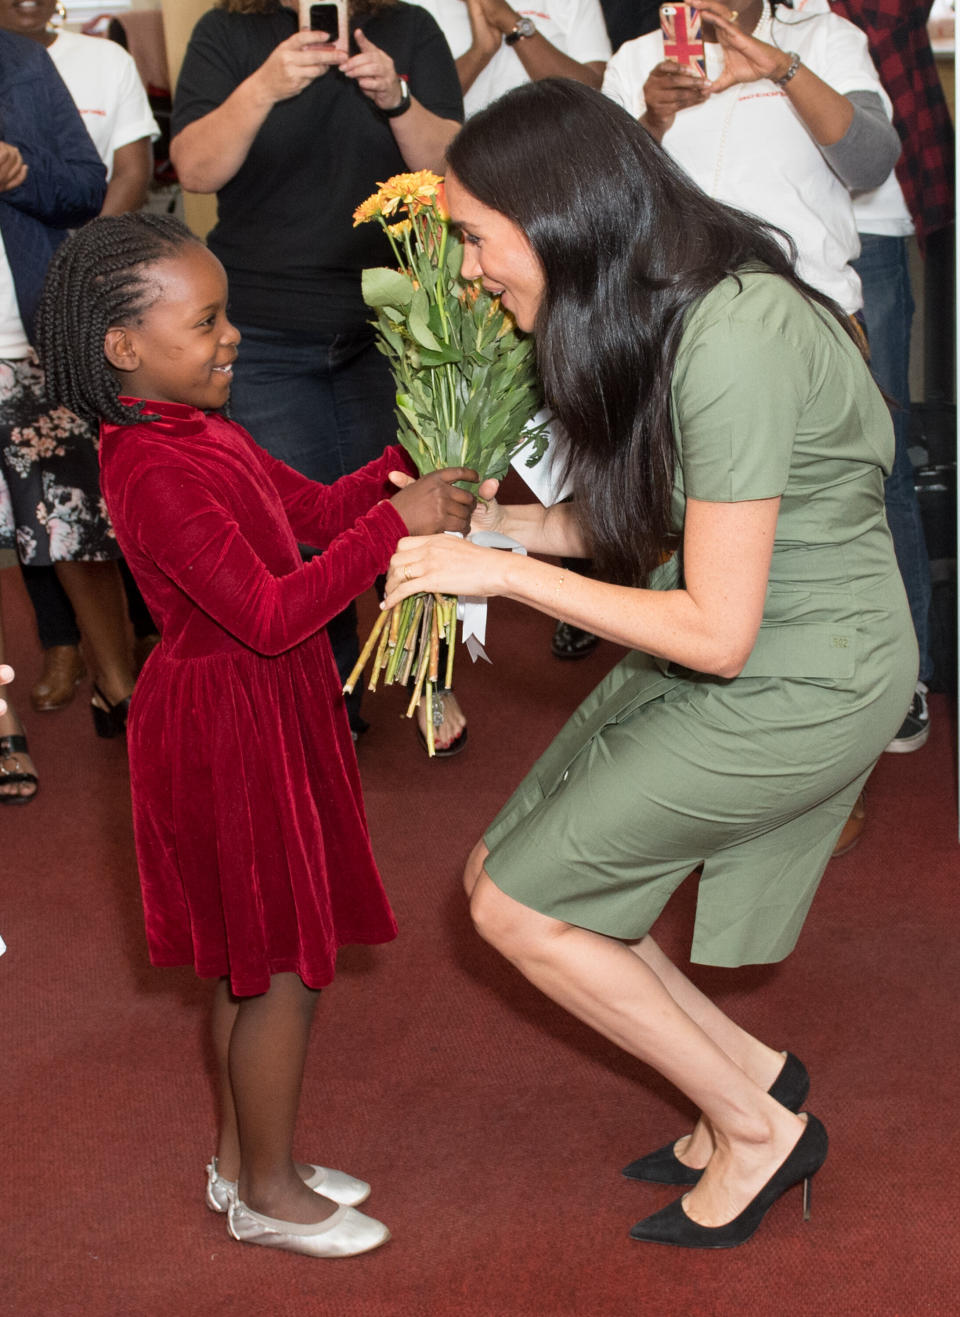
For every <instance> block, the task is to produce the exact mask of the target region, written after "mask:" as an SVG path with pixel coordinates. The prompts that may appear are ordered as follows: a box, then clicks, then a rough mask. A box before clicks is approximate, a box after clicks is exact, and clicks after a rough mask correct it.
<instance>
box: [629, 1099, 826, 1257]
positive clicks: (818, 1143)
mask: <svg viewBox="0 0 960 1317" xmlns="http://www.w3.org/2000/svg"><path fill="white" fill-rule="evenodd" d="M827 1146H828V1140H827V1131H826V1130H825V1129H824V1128H823V1125H822V1124H821V1123H820V1121H819V1120H817V1118H816V1116H811V1115H808V1116H807V1125H806V1129H805V1130H804V1131H803V1133H802V1134H801V1135H800V1138H799V1139H798V1140H797V1142H796V1143H795V1144H794V1147H793V1150H792V1151H791V1153H790V1154H789V1156H788V1157H787V1159H786V1161H784V1162H783V1163H782V1164H781V1165H780V1167H779V1169H778V1170H776V1171H774V1173H773V1175H771V1177H770V1179H769V1180H768V1181H767V1183H766V1184H765V1185H764V1186H763V1188H762V1189H761V1190H760V1192H759V1193H758V1194H757V1195H756V1197H755V1198H753V1199H752V1200H751V1201H750V1202H749V1203H748V1204H747V1206H746V1207H745V1208H744V1209H743V1211H742V1212H741V1213H740V1215H739V1216H735V1217H734V1218H733V1220H732V1221H727V1222H726V1224H725V1225H722V1226H701V1225H698V1224H697V1222H696V1221H692V1220H691V1219H690V1217H689V1216H687V1214H686V1212H685V1211H684V1210H683V1198H678V1199H677V1200H676V1202H673V1203H671V1204H670V1206H669V1207H665V1208H664V1209H663V1211H662V1212H655V1213H654V1214H653V1216H648V1217H647V1218H646V1220H644V1221H638V1222H637V1224H636V1225H635V1226H634V1227H633V1229H632V1230H631V1231H630V1238H631V1239H639V1240H641V1241H643V1242H644V1243H648V1244H673V1245H675V1246H676V1247H678V1248H736V1247H737V1245H738V1244H745V1243H746V1241H747V1240H748V1239H749V1238H750V1236H751V1235H752V1234H753V1233H754V1231H755V1230H756V1229H757V1227H758V1226H759V1224H760V1222H761V1221H762V1220H763V1218H764V1217H765V1216H766V1214H767V1212H769V1210H770V1208H771V1207H772V1206H773V1204H774V1203H775V1202H776V1201H777V1199H778V1198H780V1197H782V1195H783V1194H785V1193H786V1192H787V1190H788V1189H792V1188H793V1186H794V1185H795V1184H799V1183H800V1182H801V1180H802V1181H803V1219H804V1221H809V1219H810V1181H811V1179H812V1178H813V1176H814V1175H815V1174H816V1173H817V1171H819V1169H820V1167H821V1166H822V1165H823V1163H824V1162H825V1161H826V1159H827Z"/></svg>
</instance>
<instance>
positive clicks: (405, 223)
mask: <svg viewBox="0 0 960 1317" xmlns="http://www.w3.org/2000/svg"><path fill="white" fill-rule="evenodd" d="M412 228H413V225H412V224H411V222H410V220H408V219H405V220H399V221H398V222H397V223H396V224H388V225H387V232H388V233H391V234H393V236H394V237H395V238H402V237H403V235H404V234H405V233H409V232H410V230H411V229H412Z"/></svg>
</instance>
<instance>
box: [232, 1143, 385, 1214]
mask: <svg viewBox="0 0 960 1317" xmlns="http://www.w3.org/2000/svg"><path fill="white" fill-rule="evenodd" d="M304 1184H305V1185H306V1186H307V1188H308V1189H312V1190H313V1192H314V1193H317V1194H323V1196H324V1198H330V1199H332V1201H333V1202H335V1203H340V1204H341V1206H343V1207H356V1206H357V1205H358V1204H359V1203H362V1202H364V1201H365V1200H366V1199H367V1198H369V1197H370V1186H369V1185H368V1184H367V1182H366V1180H357V1179H356V1178H355V1177H354V1176H352V1175H347V1173H346V1172H345V1171H331V1170H330V1168H329V1167H327V1166H311V1167H310V1175H309V1177H308V1178H307V1179H306V1180H304ZM236 1198H237V1182H236V1180H225V1179H224V1178H223V1176H222V1175H221V1174H220V1173H219V1171H218V1170H217V1159H216V1157H211V1158H210V1165H209V1166H208V1167H207V1206H208V1207H209V1208H210V1210H211V1212H226V1211H227V1209H228V1208H229V1206H230V1204H231V1203H233V1202H235V1201H236Z"/></svg>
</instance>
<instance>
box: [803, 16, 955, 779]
mask: <svg viewBox="0 0 960 1317" xmlns="http://www.w3.org/2000/svg"><path fill="white" fill-rule="evenodd" d="M826 3H827V0H820V4H821V6H822V7H826ZM830 8H832V9H833V11H834V12H835V13H837V14H839V15H840V16H841V17H843V18H846V19H849V20H850V22H852V23H856V25H857V26H858V27H859V28H862V30H863V31H864V32H865V33H866V37H867V41H868V43H869V46H870V54H871V56H872V57H873V62H874V64H875V65H876V66H877V70H878V72H879V74H880V79H881V81H882V82H883V84H884V87H885V89H886V91H887V94H888V95H889V97H890V99H891V101H892V102H893V122H894V126H895V127H896V129H897V132H898V133H899V135H900V140H901V142H902V144H903V150H902V152H901V155H900V159H899V160H898V161H897V164H896V169H895V171H894V173H893V174H891V175H890V177H889V178H888V179H887V181H886V182H885V183H884V184H882V185H881V187H879V188H875V189H873V190H872V191H869V192H858V193H855V194H854V198H853V209H854V214H855V215H856V220H857V230H858V232H859V234H860V255H859V256H858V257H857V258H856V260H854V261H853V268H854V269H855V270H856V272H857V274H858V275H859V276H860V282H861V284H862V286H863V318H864V322H865V324H866V330H867V338H868V339H869V342H870V367H871V369H872V371H873V375H874V378H875V379H876V381H877V383H878V384H879V385H880V387H881V388H882V389H883V391H884V392H885V393H886V394H887V396H888V397H889V398H892V399H893V401H894V403H895V404H896V405H895V407H894V409H893V426H894V432H895V434H896V438H897V455H896V460H895V462H894V465H893V471H892V472H891V473H890V476H889V477H888V479H887V482H886V504H887V520H888V521H889V523H890V530H891V532H892V533H893V542H894V545H895V546H896V550H897V562H898V563H899V564H900V571H901V574H902V576H903V583H904V585H905V586H906V590H907V598H908V599H909V601H910V612H911V615H912V617H913V625H914V630H915V631H916V633H917V645H918V647H919V649H920V671H919V674H918V679H917V688H916V691H915V693H914V697H913V702H912V704H911V705H910V709H909V711H908V713H907V716H906V718H905V719H904V721H903V726H902V727H901V728H900V730H899V731H898V732H897V735H896V736H895V737H894V738H893V740H892V741H891V742H890V744H889V745H888V746H887V750H888V751H890V752H892V753H895V754H906V753H909V752H910V751H912V750H919V749H920V747H921V746H923V745H925V744H926V741H927V737H928V736H929V735H930V715H929V711H928V708H927V683H928V682H929V680H930V678H931V677H932V676H933V659H932V656H931V652H930V595H931V585H930V563H929V559H928V557H927V545H926V539H925V537H924V531H923V522H922V521H921V518H920V507H919V504H918V502H917V494H916V489H915V487H914V477H913V464H912V462H911V461H910V454H909V445H910V375H909V370H910V328H911V323H912V319H913V294H912V290H911V287H910V269H909V263H908V243H909V238H910V235H911V234H914V233H915V234H916V236H917V240H918V242H919V243H920V248H921V251H922V250H923V249H924V246H925V244H926V239H927V237H928V236H929V235H930V234H931V233H936V232H938V231H939V230H942V229H945V228H947V226H948V225H950V224H952V223H953V220H954V185H953V179H954V172H953V171H954V159H953V156H954V150H953V128H952V125H951V122H950V113H949V110H948V109H947V104H946V100H945V98H944V94H943V87H942V85H941V82H940V78H939V75H938V73H937V69H936V63H935V60H934V55H933V51H932V49H931V47H930V38H929V36H928V33H927V19H928V18H929V14H930V9H931V0H924V2H923V3H917V0H832V3H831V5H830Z"/></svg>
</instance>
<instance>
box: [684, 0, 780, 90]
mask: <svg viewBox="0 0 960 1317" xmlns="http://www.w3.org/2000/svg"><path fill="white" fill-rule="evenodd" d="M694 8H695V9H696V10H698V11H699V13H700V14H701V15H702V16H703V17H704V18H705V19H706V20H707V22H708V23H711V24H712V25H713V27H714V28H715V30H716V35H717V40H718V42H719V43H720V45H721V47H722V48H723V72H722V73H721V74H720V75H719V76H718V77H716V78H715V79H714V80H713V83H712V84H709V91H710V92H711V93H716V92H721V91H726V89H727V88H728V87H733V86H735V85H736V84H738V83H743V82H759V80H760V79H761V78H770V79H774V78H782V77H783V75H784V74H785V73H786V71H787V69H788V68H789V67H790V59H791V56H790V54H789V52H788V51H785V50H779V49H778V48H777V47H776V46H771V45H769V44H768V43H767V42H766V41H758V40H757V38H756V37H753V36H748V35H747V34H746V33H745V32H741V31H740V29H739V27H737V25H736V22H732V23H731V21H730V14H731V13H736V12H737V11H736V10H735V9H733V10H731V8H730V6H729V5H727V4H724V3H723V0H696V3H695V4H694Z"/></svg>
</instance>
